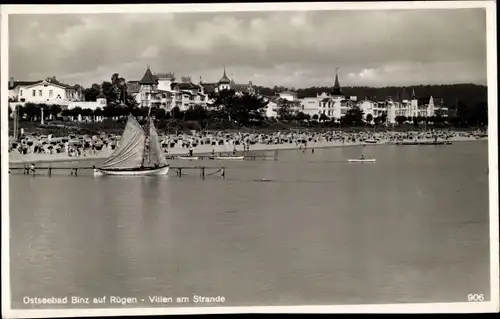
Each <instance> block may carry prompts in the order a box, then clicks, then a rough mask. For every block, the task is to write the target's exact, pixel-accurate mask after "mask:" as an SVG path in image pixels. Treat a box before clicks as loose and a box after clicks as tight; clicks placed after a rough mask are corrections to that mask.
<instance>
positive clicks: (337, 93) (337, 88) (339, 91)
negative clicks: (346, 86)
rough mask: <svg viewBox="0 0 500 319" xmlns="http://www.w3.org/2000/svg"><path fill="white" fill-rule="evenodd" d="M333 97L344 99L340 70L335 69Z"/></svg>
mask: <svg viewBox="0 0 500 319" xmlns="http://www.w3.org/2000/svg"><path fill="white" fill-rule="evenodd" d="M332 96H341V97H344V94H343V93H342V89H341V88H340V83H339V68H335V83H334V84H333V90H332Z"/></svg>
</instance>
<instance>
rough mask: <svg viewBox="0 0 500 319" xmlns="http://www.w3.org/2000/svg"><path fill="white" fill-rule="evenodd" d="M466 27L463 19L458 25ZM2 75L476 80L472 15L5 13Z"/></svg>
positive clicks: (481, 37) (79, 79) (304, 82)
mask: <svg viewBox="0 0 500 319" xmlns="http://www.w3.org/2000/svg"><path fill="white" fill-rule="evenodd" d="M464 21H466V22H467V23H464ZM9 32H10V43H9V45H10V48H9V52H10V66H9V67H10V70H9V72H10V75H11V76H14V77H15V78H17V79H23V80H36V79H39V78H41V77H46V76H52V75H55V76H57V77H58V78H59V79H61V80H65V81H68V82H73V83H80V84H83V85H90V84H92V83H93V82H101V81H103V80H108V79H109V78H110V76H111V74H112V73H115V72H118V73H120V74H121V75H122V76H124V77H125V78H127V79H130V80H134V79H139V78H141V77H142V75H143V74H144V71H145V67H146V65H151V66H152V68H153V71H156V72H167V71H172V72H175V73H176V74H177V75H178V76H179V77H180V76H181V75H189V76H191V77H192V78H193V79H198V78H199V77H200V76H202V78H203V80H204V81H217V80H218V79H219V78H220V77H221V75H222V67H223V66H224V65H226V66H227V68H228V73H234V74H235V77H236V80H237V82H245V83H246V82H247V81H249V80H251V81H253V82H254V83H255V84H257V85H265V86H274V85H288V86H294V87H307V86H312V85H316V86H319V85H321V86H324V85H332V83H333V78H334V76H335V68H336V67H339V68H340V70H339V76H340V79H341V84H343V85H373V86H381V85H409V84H427V83H429V84H432V83H457V82H475V83H484V82H485V81H486V61H485V58H486V26H485V12H484V10H482V9H453V10H451V9H450V10H405V11H404V10H390V11H307V12H220V13H175V14H174V13H168V14H164V13H157V14H86V15H76V14H75V15H36V16H33V15H15V16H12V15H11V16H10V17H9Z"/></svg>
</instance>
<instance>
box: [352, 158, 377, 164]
mask: <svg viewBox="0 0 500 319" xmlns="http://www.w3.org/2000/svg"><path fill="white" fill-rule="evenodd" d="M347 161H348V162H351V163H352V162H361V163H364V162H368V163H374V162H376V161H377V160H376V159H374V158H366V159H348V160H347Z"/></svg>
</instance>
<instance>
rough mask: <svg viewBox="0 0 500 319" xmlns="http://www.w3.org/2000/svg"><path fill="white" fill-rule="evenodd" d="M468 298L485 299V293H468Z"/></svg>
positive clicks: (473, 299)
mask: <svg viewBox="0 0 500 319" xmlns="http://www.w3.org/2000/svg"><path fill="white" fill-rule="evenodd" d="M467 300H468V301H484V295H483V294H468V295H467Z"/></svg>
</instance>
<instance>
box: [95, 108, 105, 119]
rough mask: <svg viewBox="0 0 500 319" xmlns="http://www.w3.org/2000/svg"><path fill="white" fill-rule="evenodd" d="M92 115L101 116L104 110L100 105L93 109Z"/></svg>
mask: <svg viewBox="0 0 500 319" xmlns="http://www.w3.org/2000/svg"><path fill="white" fill-rule="evenodd" d="M93 115H94V117H97V116H103V115H104V111H103V110H102V109H101V108H100V107H98V108H96V109H95V110H94V112H93ZM94 120H95V118H94Z"/></svg>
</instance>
